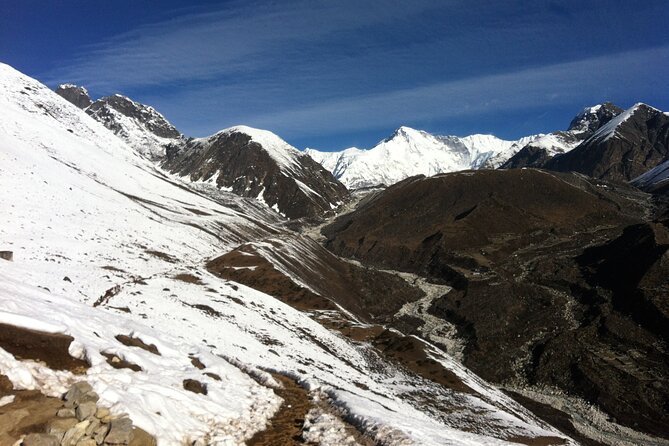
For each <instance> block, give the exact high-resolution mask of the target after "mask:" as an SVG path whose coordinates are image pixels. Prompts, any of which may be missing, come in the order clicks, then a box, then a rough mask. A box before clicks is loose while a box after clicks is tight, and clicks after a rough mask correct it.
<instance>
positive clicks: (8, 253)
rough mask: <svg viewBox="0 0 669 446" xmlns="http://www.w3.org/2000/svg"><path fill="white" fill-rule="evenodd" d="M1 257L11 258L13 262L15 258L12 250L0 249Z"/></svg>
mask: <svg viewBox="0 0 669 446" xmlns="http://www.w3.org/2000/svg"><path fill="white" fill-rule="evenodd" d="M0 259H5V260H9V261H10V262H11V261H13V260H14V253H13V252H12V251H0Z"/></svg>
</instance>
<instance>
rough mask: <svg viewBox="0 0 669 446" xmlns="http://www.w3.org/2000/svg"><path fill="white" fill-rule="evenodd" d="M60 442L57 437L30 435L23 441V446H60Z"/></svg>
mask: <svg viewBox="0 0 669 446" xmlns="http://www.w3.org/2000/svg"><path fill="white" fill-rule="evenodd" d="M59 445H60V440H59V439H58V437H57V436H55V435H49V434H29V435H27V436H26V438H24V439H23V446H59Z"/></svg>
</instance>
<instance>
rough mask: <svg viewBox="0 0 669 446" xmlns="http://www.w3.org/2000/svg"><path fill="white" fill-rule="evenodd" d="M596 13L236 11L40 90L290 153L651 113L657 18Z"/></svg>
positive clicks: (187, 23) (319, 7)
mask: <svg viewBox="0 0 669 446" xmlns="http://www.w3.org/2000/svg"><path fill="white" fill-rule="evenodd" d="M599 3H601V2H598V1H595V2H586V3H583V2H579V1H577V0H568V1H564V2H560V3H559V5H558V4H557V3H555V2H553V1H549V0H545V1H544V0H541V1H540V0H537V1H533V2H526V1H524V0H516V1H511V2H490V1H487V0H474V1H471V2H466V4H465V3H464V2H462V1H459V0H452V1H432V0H415V1H412V2H406V1H401V0H338V1H336V2H333V1H328V0H286V1H281V2H268V1H263V0H247V1H244V0H237V1H233V2H229V3H226V4H225V9H223V10H207V11H199V12H192V11H188V12H187V13H185V14H180V15H178V17H177V18H175V19H171V20H163V21H161V22H158V23H154V24H150V25H145V26H142V27H139V28H137V29H134V30H132V31H129V32H127V33H125V34H122V35H119V36H117V37H115V38H112V39H109V40H106V41H103V42H99V43H97V44H95V45H91V46H89V47H87V48H85V50H84V51H83V52H82V53H81V54H80V55H79V56H78V57H76V58H74V60H70V61H67V62H66V63H65V64H64V65H63V66H62V67H61V68H59V69H57V70H54V71H51V72H48V73H44V74H43V75H42V76H40V78H41V79H43V80H46V81H47V83H50V84H52V85H53V84H56V83H59V82H75V83H80V84H84V85H85V86H87V87H89V90H91V91H93V93H94V94H109V93H113V92H122V93H126V94H129V95H131V96H133V97H134V98H136V99H138V100H141V101H143V102H147V103H150V104H152V105H154V106H156V107H157V108H158V109H159V110H160V111H161V112H163V113H165V114H166V115H167V116H168V118H170V119H171V120H172V121H173V122H174V123H175V124H176V125H177V126H178V127H180V128H181V129H182V130H183V131H185V132H186V133H188V134H192V135H198V136H202V135H205V134H209V133H213V132H215V131H216V130H218V129H220V128H222V127H227V126H230V125H234V124H239V123H244V124H248V125H254V126H257V127H263V128H268V129H271V130H273V131H275V132H277V133H279V134H281V135H282V136H285V137H286V138H288V139H294V138H297V139H300V138H305V137H322V136H323V135H336V134H343V133H346V132H360V131H368V130H370V129H385V130H389V129H390V128H391V127H395V126H398V125H401V124H408V125H417V126H424V127H428V126H429V123H431V122H438V121H440V120H441V122H442V123H443V121H444V120H446V119H449V118H462V117H467V116H471V117H473V116H477V115H482V114H490V113H496V112H497V113H499V112H505V111H513V110H530V109H533V108H537V109H541V110H542V111H544V110H545V109H546V108H549V107H552V106H555V105H561V104H566V105H570V106H571V105H574V104H582V103H583V102H584V101H593V102H594V101H601V100H603V99H616V98H622V100H627V99H629V98H632V100H634V99H639V100H641V99H644V98H652V97H653V91H655V92H657V91H660V90H663V89H665V87H664V85H661V84H662V83H663V82H664V79H663V76H662V75H661V72H662V71H663V70H665V71H666V69H667V68H668V66H667V60H669V57H668V55H669V54H668V51H667V48H669V47H667V46H660V45H666V44H667V43H668V42H667V41H666V39H665V40H664V41H652V40H653V39H652V38H651V37H652V33H648V32H647V33H646V34H641V33H639V32H638V30H639V29H643V30H646V31H648V30H650V29H651V28H652V27H650V28H649V22H648V21H647V20H645V21H644V20H642V19H641V18H645V17H647V16H649V15H651V14H652V8H651V7H648V6H647V7H646V8H647V9H644V8H641V7H637V6H634V5H631V6H625V5H624V4H622V5H618V8H617V9H619V10H621V11H618V12H617V13H616V15H612V16H609V15H608V13H607V12H606V11H608V9H606V8H605V6H606V2H604V3H602V4H599ZM510 4H511V5H510ZM597 4H599V6H597ZM556 5H557V6H559V7H557V6H556ZM654 7H655V8H657V5H655V6H654ZM514 8H515V9H514ZM626 8H627V9H626ZM630 8H631V9H630ZM637 10H639V11H642V13H643V14H641V15H639V16H638V17H637V16H635V15H634V14H636V13H637ZM518 11H521V12H522V13H518ZM644 14H645V15H644ZM623 16H624V17H625V18H627V17H629V18H630V19H629V20H628V21H627V22H626V23H627V25H626V27H625V28H620V29H618V28H616V32H615V33H613V34H612V33H611V31H610V30H609V28H608V27H610V25H611V24H612V23H609V22H610V17H614V18H616V19H617V20H619V19H620V17H623ZM639 17H641V18H639ZM662 26H663V25H662ZM595 29H603V30H608V31H606V32H602V33H600V32H593V30H595ZM652 29H655V28H652ZM662 29H663V28H662ZM629 36H633V37H634V38H629ZM649 36H651V37H649ZM649 42H651V43H649ZM649 45H657V47H655V48H654V49H653V48H651V49H648V48H649ZM635 48H636V50H635ZM638 48H646V49H638ZM653 66H655V67H656V68H655V69H652V68H651V69H644V68H645V67H653ZM658 71H659V73H658ZM664 97H665V98H666V94H665V96H664ZM498 116H499V114H498ZM433 130H439V129H433ZM474 131H476V129H474Z"/></svg>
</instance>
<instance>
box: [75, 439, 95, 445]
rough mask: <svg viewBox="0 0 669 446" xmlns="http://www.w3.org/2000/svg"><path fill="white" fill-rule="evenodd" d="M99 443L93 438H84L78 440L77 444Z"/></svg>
mask: <svg viewBox="0 0 669 446" xmlns="http://www.w3.org/2000/svg"><path fill="white" fill-rule="evenodd" d="M97 445H98V444H97V443H96V442H95V440H94V439H92V438H82V439H81V440H79V441H78V442H77V445H76V446H97Z"/></svg>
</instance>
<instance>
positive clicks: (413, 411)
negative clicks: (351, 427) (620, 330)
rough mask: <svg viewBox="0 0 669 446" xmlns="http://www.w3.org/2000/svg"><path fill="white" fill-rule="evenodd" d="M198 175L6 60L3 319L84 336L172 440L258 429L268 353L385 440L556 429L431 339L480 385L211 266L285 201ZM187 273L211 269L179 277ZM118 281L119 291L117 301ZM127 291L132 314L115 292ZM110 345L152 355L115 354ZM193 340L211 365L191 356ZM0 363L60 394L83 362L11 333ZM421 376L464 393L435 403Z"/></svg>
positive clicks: (0, 77) (266, 403)
mask: <svg viewBox="0 0 669 446" xmlns="http://www.w3.org/2000/svg"><path fill="white" fill-rule="evenodd" d="M254 138H255V135H254ZM189 187H190V186H189ZM189 187H184V185H183V184H181V183H179V182H178V180H176V179H174V178H172V177H170V176H166V175H165V174H163V173H161V172H160V171H158V170H156V168H155V167H154V166H153V165H152V164H150V163H149V162H148V161H146V160H145V159H144V158H142V157H141V156H138V155H137V154H136V153H135V152H134V151H133V150H132V149H131V148H130V147H129V146H127V145H126V144H125V143H124V142H122V141H121V140H120V139H119V138H118V137H116V136H115V135H113V134H112V133H110V132H109V131H108V130H107V129H105V128H104V127H103V126H102V125H101V124H99V123H97V122H96V121H94V120H93V119H92V118H90V117H88V116H87V115H86V114H85V113H84V112H82V111H81V110H79V109H77V108H76V107H75V106H73V105H71V104H69V103H68V102H67V101H65V100H64V99H62V98H60V97H59V96H57V95H55V94H54V93H52V92H51V91H49V90H48V89H47V88H46V87H45V86H43V85H41V84H39V83H38V82H36V81H34V80H32V79H29V78H27V77H25V76H23V75H21V74H20V73H18V72H16V71H15V70H13V69H12V68H10V67H8V66H6V65H2V64H0V190H2V194H1V195H0V206H2V209H3V213H2V217H0V250H11V251H13V252H14V262H5V261H1V260H0V321H1V322H6V323H14V324H17V325H24V326H28V327H31V328H36V329H43V330H47V331H58V332H63V333H66V334H69V335H71V336H73V337H74V338H75V342H74V343H73V344H72V346H71V353H72V354H74V355H77V356H84V355H85V356H86V357H87V358H88V360H89V361H90V362H91V364H92V367H91V368H90V370H89V371H88V376H87V377H86V378H87V379H88V380H89V381H90V382H91V384H93V386H94V387H95V390H96V391H97V392H98V393H99V394H100V396H101V402H102V403H104V404H107V405H110V406H111V407H112V409H113V411H114V412H116V413H120V412H127V413H128V414H129V415H130V417H131V418H132V419H133V421H134V422H135V423H136V424H137V425H138V426H139V427H142V428H143V429H145V430H147V431H148V432H149V433H151V434H154V435H156V436H157V438H158V440H159V444H160V445H177V444H183V442H185V441H189V442H193V441H198V442H199V443H198V444H239V443H242V442H243V441H244V440H246V439H248V438H249V437H250V436H251V435H252V433H253V432H254V431H257V430H260V429H263V428H264V425H265V421H266V420H267V419H268V418H269V417H271V415H272V414H273V412H274V411H275V410H276V409H277V407H278V405H279V403H280V401H279V399H278V398H277V397H276V396H274V394H273V393H272V392H271V390H270V389H269V388H268V387H267V386H265V385H263V384H259V383H258V382H256V381H255V380H253V379H251V378H250V377H249V375H248V373H250V374H251V375H253V376H254V377H256V378H257V379H258V378H259V381H260V383H264V384H269V382H268V381H267V380H268V379H269V378H268V375H267V374H265V373H263V372H262V371H260V369H264V370H270V371H278V372H282V373H286V374H289V375H291V376H293V377H295V378H296V379H297V380H298V381H299V382H300V383H302V384H303V385H305V386H307V388H308V389H310V390H312V391H315V390H319V391H320V392H322V393H323V394H325V395H328V396H329V398H330V399H331V402H332V403H333V404H335V405H337V406H339V407H341V409H342V410H343V412H344V413H345V414H346V416H347V419H349V420H350V421H352V422H353V423H354V424H355V425H356V426H358V427H359V428H360V429H362V430H363V431H364V432H365V433H367V434H368V435H370V436H372V437H374V438H376V439H377V440H378V441H383V442H386V443H388V444H434V445H448V444H453V445H455V444H457V445H463V444H465V445H467V444H505V442H503V441H501V440H498V439H496V438H494V437H497V438H510V437H512V436H537V435H556V433H555V432H553V431H551V430H549V429H548V428H547V427H546V426H544V425H543V424H542V423H540V422H538V421H537V420H536V419H534V418H533V417H532V416H531V415H530V414H528V413H527V412H526V411H525V410H523V409H522V408H520V407H519V406H518V405H517V404H515V403H514V402H513V401H511V400H510V399H508V398H507V397H505V396H504V395H503V394H501V392H499V391H497V390H495V389H494V388H492V387H491V386H489V385H487V384H486V383H484V382H483V381H481V380H480V379H478V378H477V377H475V376H474V375H473V374H471V373H470V372H469V371H467V370H466V369H465V368H463V367H462V366H460V365H458V364H457V363H455V362H454V361H453V360H452V359H450V358H449V357H448V356H446V355H444V354H443V353H441V352H440V351H439V350H438V349H436V348H435V349H434V351H433V353H432V355H433V356H434V358H435V360H437V361H439V362H442V363H444V364H445V365H446V366H447V367H449V368H451V369H453V370H454V372H455V373H456V374H457V375H458V376H460V377H461V379H463V381H464V382H465V383H467V385H468V386H470V387H471V388H473V389H475V390H477V391H478V392H480V395H463V394H459V393H456V392H453V391H449V390H447V389H444V388H442V387H440V386H437V385H434V384H432V383H430V382H429V381H426V380H421V379H419V378H416V377H415V376H414V375H411V374H409V373H408V372H405V371H403V370H400V369H398V368H397V367H395V366H392V365H389V364H388V363H387V362H384V361H383V360H381V359H380V358H379V357H378V356H377V355H376V354H375V353H374V352H373V350H372V349H371V347H369V346H366V345H362V344H356V343H353V342H352V341H349V340H347V339H345V338H343V337H341V336H339V335H337V334H334V333H332V332H330V331H328V330H327V329H325V328H324V327H323V326H321V325H319V324H318V323H317V322H315V321H314V320H312V319H311V318H310V317H308V315H306V314H305V313H301V312H299V311H297V310H294V309H293V308H291V307H289V306H287V305H284V304H283V303H281V302H279V301H277V300H276V299H274V298H272V297H270V296H268V295H266V294H263V293H260V292H257V291H254V290H252V289H249V288H247V287H244V286H241V285H238V284H234V283H231V282H226V281H224V280H221V279H218V278H216V277H214V276H212V275H210V274H209V273H208V272H207V271H206V270H205V269H204V268H203V263H204V262H205V260H206V259H209V258H212V257H214V256H216V255H220V254H223V253H225V252H227V251H229V250H230V249H232V248H233V247H235V246H237V245H238V244H240V243H242V242H248V241H253V240H259V239H260V238H264V237H267V236H270V235H271V236H276V237H280V233H281V231H280V230H278V229H275V228H274V227H273V226H272V223H273V222H274V221H276V219H277V218H278V217H277V215H276V214H275V213H274V212H272V211H271V210H268V209H266V208H265V207H264V206H260V205H258V204H257V203H256V202H255V200H245V199H241V198H238V197H235V196H233V195H231V194H228V193H226V192H221V191H216V190H215V189H214V188H213V187H210V186H208V185H206V184H199V185H195V186H194V187H196V188H197V189H198V190H199V191H194V190H193V189H189ZM202 191H210V192H211V194H215V195H208V194H205V193H203V192H202ZM212 196H213V197H214V198H212ZM181 273H188V274H190V275H192V277H194V278H199V282H198V281H197V280H195V281H194V282H196V283H187V282H183V281H180V280H177V279H175V275H177V274H181ZM66 276H67V278H68V279H69V280H63V279H64V278H65V277H66ZM115 287H118V288H115ZM111 289H114V290H115V291H117V292H118V293H117V294H116V295H114V296H112V297H110V298H109V300H108V302H106V303H105V300H104V299H101V298H102V297H103V296H104V295H105V293H106V292H107V291H108V290H111ZM111 294H114V293H111ZM95 302H102V304H101V305H100V306H98V307H93V304H94V303H95ZM122 307H127V308H129V309H130V311H131V313H125V312H122V311H120V310H117V309H114V308H122ZM118 334H125V335H134V336H137V337H140V338H141V339H144V340H145V341H146V342H148V343H153V344H155V345H156V346H157V347H158V349H159V351H160V353H161V355H160V356H156V355H154V354H152V353H150V352H147V351H144V350H141V349H137V348H134V347H126V346H124V345H122V344H120V343H119V342H117V341H116V340H115V339H114V336H115V335H118ZM100 352H106V353H113V354H116V355H117V356H119V357H122V358H125V359H127V360H129V361H131V362H134V363H136V364H138V365H140V366H141V367H142V368H143V369H144V370H143V371H142V372H132V371H130V370H127V369H122V370H117V369H113V368H111V366H109V365H108V364H107V363H106V360H105V359H104V357H102V356H101V354H100ZM189 355H194V356H196V357H199V358H200V359H201V360H202V362H203V363H204V364H205V365H206V366H207V369H205V370H202V371H201V370H197V369H196V368H195V367H193V365H192V364H191V360H190V358H189ZM203 372H213V373H216V374H218V375H220V376H221V378H223V380H222V381H220V382H218V381H216V380H214V379H212V378H210V377H207V376H205V375H203ZM0 373H3V374H8V375H9V376H10V378H11V379H12V381H13V382H14V384H15V385H16V386H19V387H23V388H40V389H42V390H44V391H45V392H48V393H50V394H52V395H56V394H58V393H59V392H62V391H63V390H64V389H65V388H66V386H67V385H68V384H69V383H70V382H71V381H72V380H73V379H78V378H73V377H72V376H70V375H69V373H66V372H53V371H51V370H48V369H45V367H44V366H41V365H39V364H36V363H32V362H29V361H27V362H20V363H19V362H18V361H16V360H15V359H14V358H13V357H11V355H9V354H8V353H6V352H5V351H3V350H1V349H0ZM186 378H192V379H199V380H201V381H202V382H205V383H206V384H207V385H208V386H209V390H210V391H209V394H208V395H206V396H205V395H196V394H193V393H190V392H188V391H186V390H184V388H183V386H182V380H183V379H186ZM417 392H419V393H420V392H423V393H424V394H429V395H431V397H432V398H434V400H435V401H437V402H439V404H440V405H442V406H448V407H451V408H452V410H451V411H449V412H442V413H434V412H432V411H431V410H430V409H429V408H426V407H425V406H424V405H423V404H422V402H420V400H417V399H416V398H415V395H416V393H417ZM158 413H159V414H158Z"/></svg>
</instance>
